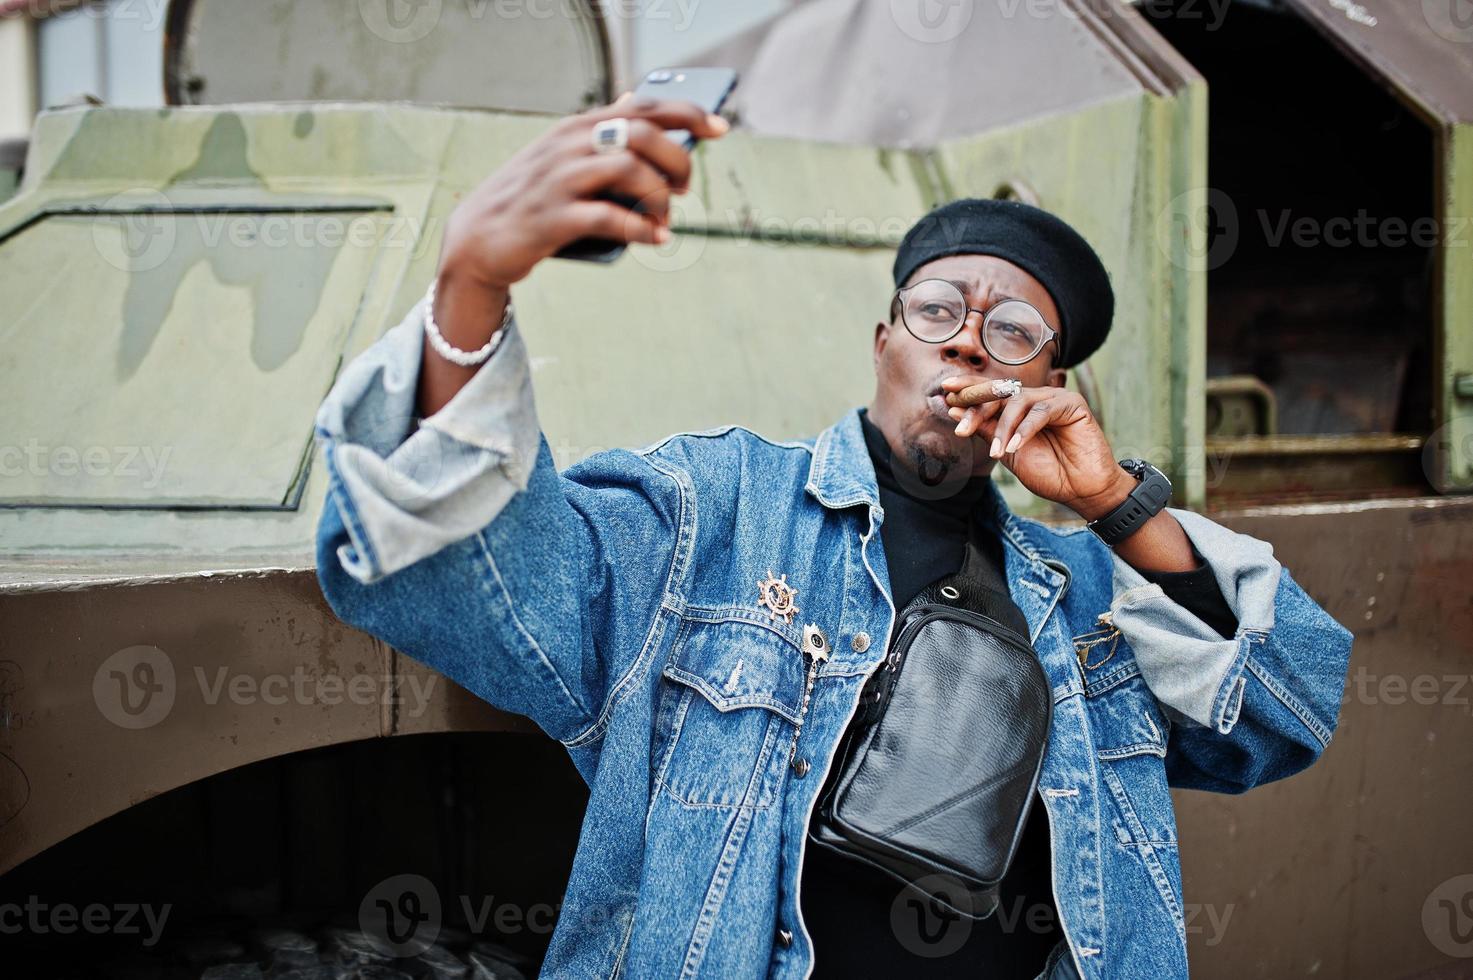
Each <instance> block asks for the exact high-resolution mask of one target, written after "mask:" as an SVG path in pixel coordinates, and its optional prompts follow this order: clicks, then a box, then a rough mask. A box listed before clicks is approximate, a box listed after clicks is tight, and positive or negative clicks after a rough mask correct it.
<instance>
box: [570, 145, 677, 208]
mask: <svg viewBox="0 0 1473 980" xmlns="http://www.w3.org/2000/svg"><path fill="white" fill-rule="evenodd" d="M562 178H563V179H564V181H565V184H564V186H565V187H566V188H567V190H568V191H569V192H571V193H572V195H573V196H574V197H588V196H590V195H593V194H598V193H602V192H609V193H613V194H618V195H620V196H621V197H624V198H627V199H629V200H632V201H637V202H638V204H639V208H638V210H640V211H643V212H645V213H647V214H651V215H654V216H655V217H656V218H659V219H660V221H661V222H663V221H664V220H665V216H666V215H667V214H669V212H670V185H669V184H668V183H667V182H666V181H665V177H664V175H663V174H661V173H660V172H659V171H658V170H656V169H655V168H654V167H652V166H650V164H649V163H648V162H647V161H646V160H645V159H644V158H643V157H641V156H640V155H639V154H637V153H634V152H632V151H629V150H621V151H619V152H618V153H601V154H597V155H594V156H586V157H576V158H575V159H573V160H571V161H569V162H568V163H566V164H564V165H563V167H562Z"/></svg>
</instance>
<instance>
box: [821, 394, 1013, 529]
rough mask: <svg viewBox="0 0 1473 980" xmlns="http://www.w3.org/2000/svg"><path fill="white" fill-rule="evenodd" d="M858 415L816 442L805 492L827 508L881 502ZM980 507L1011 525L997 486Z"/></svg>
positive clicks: (856, 411) (991, 485) (1002, 523)
mask: <svg viewBox="0 0 1473 980" xmlns="http://www.w3.org/2000/svg"><path fill="white" fill-rule="evenodd" d="M859 412H860V406H858V405H856V406H854V407H852V408H850V409H849V410H848V411H847V412H845V413H844V415H843V416H841V417H840V418H839V420H838V421H837V422H835V423H834V424H833V425H831V426H829V427H828V428H827V429H825V430H823V432H821V433H820V434H819V436H818V440H817V442H815V443H814V446H813V461H812V462H811V463H810V464H809V466H808V482H807V483H806V484H805V485H804V488H803V489H805V490H807V491H808V492H809V493H811V494H813V496H814V497H816V498H817V499H818V502H819V503H821V504H823V505H824V506H825V507H830V508H840V507H853V506H855V505H856V504H867V505H869V506H871V507H874V506H878V505H879V503H880V490H879V485H878V482H877V481H876V479H875V466H874V463H873V462H872V461H871V460H870V457H869V447H868V446H866V445H865V442H864V429H863V427H862V423H861V422H860V419H859ZM977 507H978V508H985V509H986V511H987V512H988V513H989V514H990V516H992V517H993V518H995V519H996V521H997V525H998V527H1000V528H1006V527H1008V526H1009V525H1010V524H1011V523H1012V519H1013V514H1012V511H1011V510H1010V509H1009V508H1008V505H1007V502H1006V501H1005V500H1003V496H1002V494H1001V493H1000V492H999V491H998V489H997V485H996V484H995V483H992V482H990V481H989V483H988V485H987V492H986V494H985V495H984V496H983V497H981V498H980V499H979V500H978V501H977Z"/></svg>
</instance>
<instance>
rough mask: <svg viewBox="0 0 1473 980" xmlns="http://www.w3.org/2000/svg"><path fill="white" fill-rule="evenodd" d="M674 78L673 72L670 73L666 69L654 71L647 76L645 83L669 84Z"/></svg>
mask: <svg viewBox="0 0 1473 980" xmlns="http://www.w3.org/2000/svg"><path fill="white" fill-rule="evenodd" d="M673 77H674V73H673V72H668V71H666V70H665V69H663V68H661V69H659V70H658V71H652V72H650V73H649V74H648V75H647V76H645V81H647V82H652V83H658V82H668V81H670V79H671V78H673Z"/></svg>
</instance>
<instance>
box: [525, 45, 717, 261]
mask: <svg viewBox="0 0 1473 980" xmlns="http://www.w3.org/2000/svg"><path fill="white" fill-rule="evenodd" d="M736 80H737V73H736V72H735V71H733V70H732V69H730V68H657V69H655V70H654V71H652V72H650V73H649V74H648V75H646V76H644V80H643V81H642V82H640V83H639V85H638V86H637V87H636V88H635V90H634V94H635V96H636V97H644V96H648V97H649V98H653V99H681V100H684V101H686V102H694V103H695V104H696V105H698V106H700V107H701V108H702V109H705V110H706V111H707V112H713V113H714V112H718V111H720V109H721V106H722V105H723V104H724V103H725V102H726V97H727V96H728V95H730V94H731V90H732V89H734V88H736ZM665 135H666V137H667V138H669V139H672V140H674V141H675V142H677V143H679V144H680V145H681V146H682V147H684V148H685V149H686V150H690V149H691V147H693V146H695V145H696V139H695V137H694V136H692V135H691V134H690V132H689V131H688V130H684V129H667V130H665ZM604 197H605V198H606V199H608V200H611V201H614V202H615V203H617V204H621V205H623V206H624V207H626V208H633V209H634V210H636V211H638V210H640V208H639V205H638V202H636V201H633V200H631V199H629V198H626V197H624V196H622V195H619V194H606V195H604ZM624 246H625V243H624V242H621V241H619V240H617V239H614V238H580V239H578V240H577V241H574V242H569V243H568V244H567V245H564V246H563V247H562V249H561V250H560V251H558V252H555V253H554V255H555V256H556V257H557V258H560V259H581V260H583V261H587V262H612V261H614V260H615V259H617V258H618V257H619V256H620V255H622V254H624Z"/></svg>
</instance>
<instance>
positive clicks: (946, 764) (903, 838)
mask: <svg viewBox="0 0 1473 980" xmlns="http://www.w3.org/2000/svg"><path fill="white" fill-rule="evenodd" d="M980 533H981V531H980V528H979V526H978V524H977V522H976V519H975V518H974V519H973V522H972V524H971V536H970V537H969V539H968V541H967V550H966V558H965V559H964V561H963V563H962V567H961V569H960V570H959V571H958V572H956V573H955V574H953V575H948V576H945V577H943V578H940V579H937V580H936V581H935V582H932V583H931V584H930V585H928V586H926V588H924V589H922V590H921V591H920V593H919V594H917V595H916V597H915V598H914V599H912V600H911V601H910V602H909V603H907V604H906V606H905V608H904V609H902V610H900V612H898V613H897V614H896V617H895V626H894V628H893V629H892V631H891V635H892V636H893V637H894V639H893V641H892V643H891V646H890V651H889V653H888V655H887V657H886V659H885V662H884V663H883V664H882V665H881V666H880V667H879V668H878V669H877V670H876V671H875V673H874V674H873V675H871V677H870V678H869V680H868V681H867V682H866V683H865V687H864V690H863V692H862V693H861V695H860V707H859V710H858V712H857V714H856V715H855V718H854V721H853V723H852V724H851V725H850V727H849V729H848V731H847V732H846V734H845V736H844V740H843V742H842V743H841V745H840V747H839V751H838V754H837V755H836V757H835V760H834V765H833V769H832V770H831V773H830V778H829V779H828V780H826V781H825V784H824V787H823V789H822V790H821V791H820V793H821V795H820V798H819V801H818V805H817V809H816V811H815V819H814V821H813V825H812V827H811V828H810V832H809V838H810V839H811V840H812V841H814V843H816V844H818V845H820V846H822V847H826V848H829V849H831V850H834V851H837V852H839V853H840V854H843V855H846V856H848V857H850V858H853V859H856V860H860V861H863V862H865V863H867V864H870V865H872V866H873V867H876V868H878V869H880V870H881V871H884V872H885V873H887V874H889V875H890V876H891V877H893V878H895V879H897V880H898V881H901V882H905V883H907V884H910V885H911V886H912V887H914V888H916V889H917V890H919V891H921V892H923V893H925V894H927V895H928V896H930V897H931V898H932V899H933V900H934V901H936V902H937V903H938V904H939V905H941V906H943V907H946V908H950V909H952V910H953V911H955V912H957V913H958V914H960V915H964V916H966V917H968V918H971V919H984V918H986V917H987V916H989V915H991V914H992V912H993V911H994V910H995V909H996V908H997V905H998V901H999V900H998V884H999V883H1000V882H1001V881H1002V879H1003V876H1004V875H1005V874H1006V873H1007V869H1008V866H1009V865H1010V864H1011V863H1012V860H1013V854H1014V853H1015V851H1016V850H1017V846H1018V841H1019V839H1020V838H1021V837H1022V833H1023V826H1024V824H1025V823H1026V821H1027V819H1028V811H1029V808H1030V806H1031V805H1032V802H1033V798H1034V796H1035V793H1036V791H1037V787H1038V777H1039V771H1040V769H1041V767H1042V764H1043V755H1044V751H1045V749H1046V748H1047V745H1048V733H1049V723H1050V721H1051V719H1052V717H1053V698H1052V696H1051V694H1050V691H1049V684H1048V679H1047V677H1046V676H1045V675H1044V672H1043V667H1042V666H1041V665H1040V664H1039V662H1038V657H1037V655H1036V654H1035V653H1034V650H1033V645H1032V644H1031V643H1030V642H1029V640H1028V625H1027V623H1026V621H1024V619H1023V617H1022V614H1021V613H1020V612H1019V610H1018V607H1017V606H1015V605H1014V604H1013V603H1012V600H1011V598H1010V597H1009V596H1007V595H1006V594H1003V593H1000V592H998V591H997V590H995V589H993V588H990V587H989V586H987V585H986V584H984V583H985V581H986V580H985V579H983V578H982V577H981V576H980V574H979V572H980V571H981V569H982V568H983V567H984V566H983V562H985V561H986V558H985V557H984V556H983V554H982V552H981V549H980V548H979V546H978V535H979V534H980Z"/></svg>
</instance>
